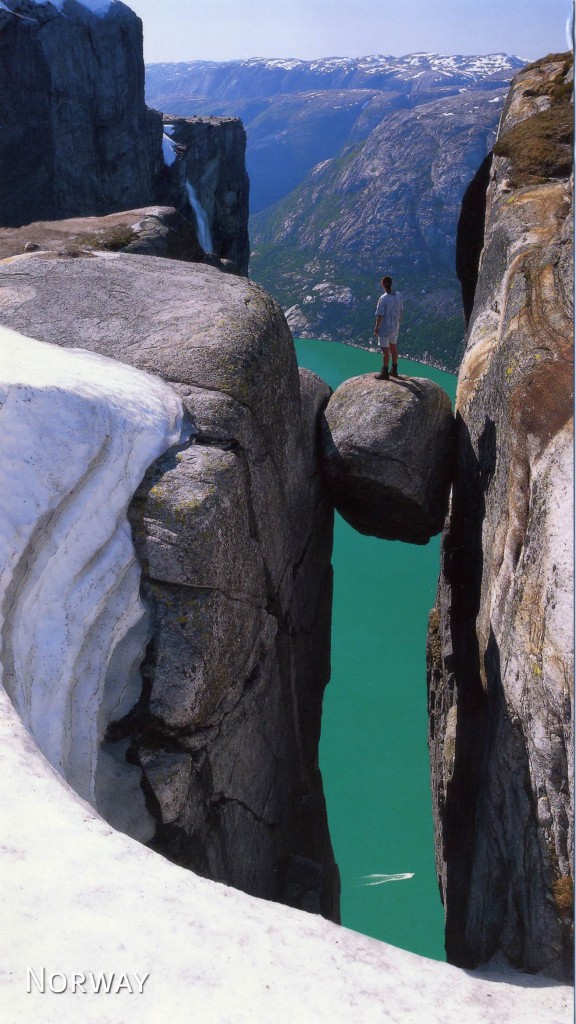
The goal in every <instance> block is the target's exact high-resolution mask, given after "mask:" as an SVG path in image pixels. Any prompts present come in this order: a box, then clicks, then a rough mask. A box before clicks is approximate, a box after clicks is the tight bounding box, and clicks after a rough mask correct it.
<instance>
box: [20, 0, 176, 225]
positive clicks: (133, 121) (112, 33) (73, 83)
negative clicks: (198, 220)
mask: <svg viewBox="0 0 576 1024" xmlns="http://www.w3.org/2000/svg"><path fill="white" fill-rule="evenodd" d="M92 6H98V5H92ZM89 7H90V5H88V4H84V3H82V2H80V0H68V2H67V3H66V10H65V12H64V11H63V10H61V8H62V4H61V3H35V2H33V0H10V3H9V4H6V5H2V8H0V42H1V45H2V52H3V55H4V56H3V60H2V67H1V69H0V105H1V107H2V112H3V115H2V116H3V129H2V142H1V144H0V173H1V176H2V186H3V187H2V194H1V196H0V224H3V225H19V224H26V223H29V222H30V221H33V220H41V219H54V218H59V217H63V216H76V215H82V214H99V213H100V214H102V213H110V212H112V211H113V210H119V209H130V208H134V207H138V206H144V205H147V204H149V203H150V202H151V199H152V185H153V179H154V174H155V172H156V171H157V170H158V169H159V167H160V161H161V148H160V140H161V127H160V117H159V115H158V114H157V113H156V112H154V111H149V110H148V109H147V108H146V105H145V102H144V68H143V64H142V23H141V21H140V19H139V18H137V17H136V15H135V14H134V13H133V12H132V11H131V10H130V9H129V8H128V7H126V6H125V4H122V3H117V2H116V3H111V4H106V3H103V4H101V5H100V8H99V11H98V13H95V12H94V11H93V10H90V9H89Z"/></svg>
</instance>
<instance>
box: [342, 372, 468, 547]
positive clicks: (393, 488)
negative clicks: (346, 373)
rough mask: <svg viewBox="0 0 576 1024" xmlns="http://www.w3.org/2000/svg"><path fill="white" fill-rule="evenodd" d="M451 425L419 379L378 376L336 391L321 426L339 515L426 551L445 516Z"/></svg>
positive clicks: (429, 386) (429, 384) (436, 390)
mask: <svg viewBox="0 0 576 1024" xmlns="http://www.w3.org/2000/svg"><path fill="white" fill-rule="evenodd" d="M453 458H454V417H453V415H452V404H451V402H450V399H449V397H448V395H447V394H446V392H444V391H443V390H442V388H440V387H438V385H437V384H434V382H433V381H431V380H427V379H424V378H421V377H401V378H399V379H398V380H390V381H389V382H385V381H377V380H374V375H373V374H365V375H363V376H362V377H353V378H352V379H351V380H347V381H345V382H344V383H343V384H341V385H340V387H339V388H337V389H336V391H335V392H334V394H333V395H332V397H331V398H330V400H329V402H328V405H327V407H326V411H325V417H324V419H323V463H322V464H323V469H324V472H325V474H326V477H327V479H328V483H329V490H330V494H331V497H332V499H333V501H334V504H335V506H336V508H337V510H338V511H339V512H340V514H341V515H342V516H343V517H344V519H346V521H347V522H349V523H350V525H351V526H353V527H354V528H355V529H357V530H359V531H360V533H366V534H371V535H372V536H375V537H382V538H384V539H386V540H403V541H408V542H410V543H412V544H426V543H427V542H428V541H429V540H430V537H431V536H433V535H434V534H436V533H440V531H441V529H442V526H443V525H444V519H445V517H446V511H447V508H448V496H449V493H450V484H451V482H452V472H453Z"/></svg>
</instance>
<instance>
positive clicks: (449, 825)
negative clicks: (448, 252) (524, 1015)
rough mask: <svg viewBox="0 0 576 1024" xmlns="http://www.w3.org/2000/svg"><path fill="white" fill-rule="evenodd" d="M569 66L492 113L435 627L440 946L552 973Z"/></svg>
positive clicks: (518, 86) (556, 908)
mask: <svg viewBox="0 0 576 1024" xmlns="http://www.w3.org/2000/svg"><path fill="white" fill-rule="evenodd" d="M571 80H572V62H571V60H570V59H564V58H563V57H559V58H549V59H546V60H543V61H541V62H539V63H538V64H536V65H534V66H531V67H530V68H528V69H527V70H526V71H525V72H523V73H522V74H520V75H519V76H518V77H517V78H516V79H515V82H514V85H513V88H512V91H511V93H510V96H509V99H508V101H507V104H506V108H505V113H504V117H503V121H502V124H501V127H500V133H499V138H498V143H497V145H496V147H495V154H496V155H495V157H494V163H493V167H492V171H491V174H490V182H489V186H488V194H487V213H486V227H485V239H484V249H483V252H482V257H481V261H480V268H479V276H478V283H477V287H476V294H475V301H474V308H473V312H472V316H471V320H470V330H469V335H468V340H467V347H466V353H465V356H464V360H463V363H462V367H461V370H460V375H459V383H458V395H457V428H458V432H457V438H458V442H457V443H458V455H457V468H456V479H455V483H454V489H453V497H452V507H451V512H450V515H449V518H448V522H447V527H446V533H445V536H444V540H443V551H442V575H441V578H440V584H439V590H438V600H437V605H436V608H435V609H434V611H433V612H432V614H431V623H430V634H429V700H430V750H431V758H432V784H433V790H434V798H435V813H436V829H437V858H438V871H439V879H440V886H441V890H442V894H443V899H444V902H445V906H446V922H447V923H446V945H447V951H448V957H449V959H450V960H451V961H452V962H453V963H457V964H460V965H465V966H473V965H477V964H479V963H482V962H485V961H488V960H490V959H491V958H492V957H494V956H504V957H505V958H507V959H508V961H510V962H511V963H512V964H514V965H515V966H518V967H522V968H524V969H526V970H529V971H543V972H544V973H548V974H551V975H553V976H556V977H565V976H566V975H567V974H568V973H569V972H570V970H571V962H572V953H571V921H572V912H573V895H572V894H573V883H572V865H573V820H574V817H573V736H572V720H573V617H572V607H573V575H572V543H571V538H572V508H573V462H572V458H573V416H572V411H573V388H572V381H573V349H572V327H573V311H572V285H573V263H572V244H573V243H572V223H573V212H572V205H571V203H572V188H571V181H570V179H569V177H568V175H569V171H570V166H569V165H570V157H569V145H570V130H571V124H572V109H571V105H570V102H569V98H570V93H571ZM473 201H474V202H477V197H476V198H475V199H474V200H473ZM465 236H466V233H465V232H462V234H461V245H464V244H465V243H466V237H465ZM473 242H474V244H476V243H475V240H474V239H473ZM469 281H470V274H469V268H468V272H467V287H469Z"/></svg>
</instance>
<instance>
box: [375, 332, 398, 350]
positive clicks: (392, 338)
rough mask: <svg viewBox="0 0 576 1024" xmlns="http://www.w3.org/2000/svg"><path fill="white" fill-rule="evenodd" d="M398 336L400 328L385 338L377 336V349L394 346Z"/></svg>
mask: <svg viewBox="0 0 576 1024" xmlns="http://www.w3.org/2000/svg"><path fill="white" fill-rule="evenodd" d="M399 334H400V328H398V330H397V331H394V333H393V334H387V335H386V336H385V337H382V336H381V335H378V347H379V348H390V345H395V344H396V342H397V341H398V335H399Z"/></svg>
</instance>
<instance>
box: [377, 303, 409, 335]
mask: <svg viewBox="0 0 576 1024" xmlns="http://www.w3.org/2000/svg"><path fill="white" fill-rule="evenodd" d="M403 309H404V299H403V298H402V296H401V294H400V292H390V293H388V292H384V294H383V295H381V296H380V298H379V299H378V305H377V306H376V316H381V317H382V323H381V324H380V327H379V329H378V337H379V338H389V337H391V336H394V335H397V334H398V331H399V329H400V317H401V315H402V310H403Z"/></svg>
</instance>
